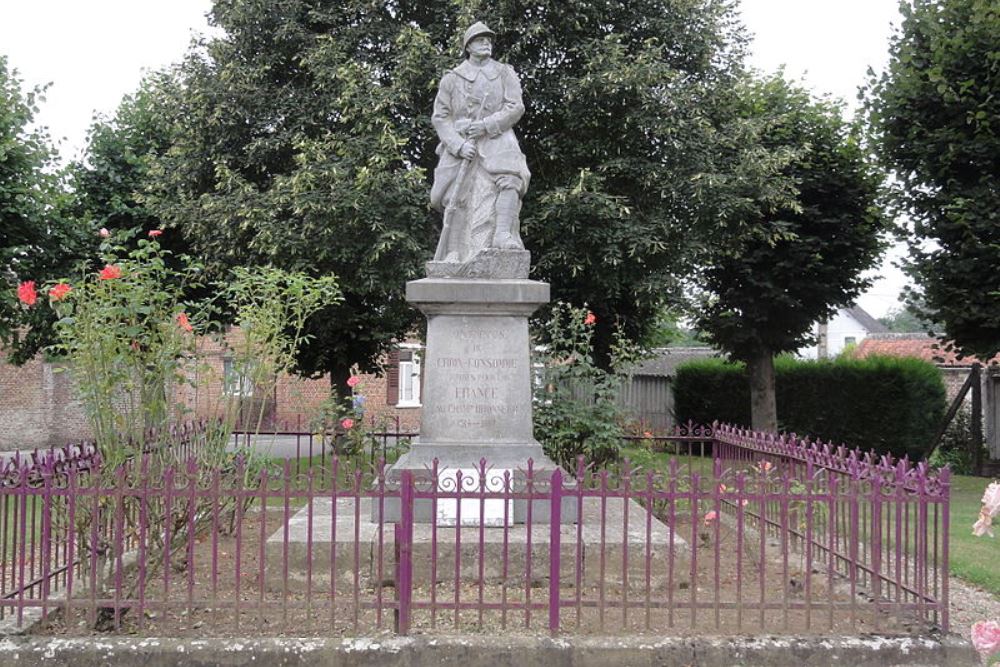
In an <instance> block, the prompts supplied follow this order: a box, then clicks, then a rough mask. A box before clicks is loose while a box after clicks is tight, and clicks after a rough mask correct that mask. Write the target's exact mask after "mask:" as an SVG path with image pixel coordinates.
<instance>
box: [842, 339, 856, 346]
mask: <svg viewBox="0 0 1000 667" xmlns="http://www.w3.org/2000/svg"><path fill="white" fill-rule="evenodd" d="M857 342H858V339H857V338H855V337H854V336H844V347H847V346H848V345H854V344H855V343H857Z"/></svg>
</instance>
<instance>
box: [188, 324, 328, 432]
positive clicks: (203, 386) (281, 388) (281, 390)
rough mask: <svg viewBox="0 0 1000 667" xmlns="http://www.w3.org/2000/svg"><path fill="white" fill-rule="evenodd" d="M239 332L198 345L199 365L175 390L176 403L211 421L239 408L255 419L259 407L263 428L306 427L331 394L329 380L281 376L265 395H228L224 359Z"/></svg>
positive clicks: (201, 342)
mask: <svg viewBox="0 0 1000 667" xmlns="http://www.w3.org/2000/svg"><path fill="white" fill-rule="evenodd" d="M239 338H240V333H239V331H238V330H233V331H231V332H230V333H229V334H227V336H226V338H225V340H224V341H219V340H215V339H211V338H203V339H201V340H200V341H199V342H198V357H199V363H198V364H197V366H196V367H194V368H192V369H190V370H189V371H188V374H187V375H188V383H187V384H186V385H184V386H180V387H178V388H177V390H176V396H177V401H178V403H180V404H181V405H183V406H185V409H186V411H187V414H188V415H189V416H191V417H198V418H211V417H218V416H222V415H223V414H225V412H226V410H227V409H240V406H242V410H243V414H246V415H252V416H253V418H254V419H255V418H256V416H257V415H258V414H259V411H260V407H261V404H262V403H263V408H264V423H263V426H264V427H265V428H272V427H279V428H285V427H288V428H291V429H293V430H294V429H296V428H299V427H301V428H306V427H307V425H308V422H309V420H310V418H312V417H313V416H314V415H315V414H316V413H318V412H319V410H320V406H321V404H322V403H323V401H325V400H326V399H327V398H328V397H329V395H330V377H329V376H328V375H326V376H323V377H321V378H315V379H305V378H301V377H298V376H293V375H281V376H280V377H279V378H278V381H277V383H276V384H275V387H274V390H273V391H272V392H270V393H269V394H268V395H266V396H265V395H262V394H261V393H260V391H257V392H254V393H252V394H251V395H248V396H234V395H231V394H230V393H227V391H226V386H225V359H226V357H227V356H229V352H228V349H231V347H232V346H234V345H238V344H239Z"/></svg>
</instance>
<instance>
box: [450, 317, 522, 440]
mask: <svg viewBox="0 0 1000 667" xmlns="http://www.w3.org/2000/svg"><path fill="white" fill-rule="evenodd" d="M460 337H461V338H463V339H465V340H467V341H469V342H467V343H466V345H464V346H463V347H464V348H465V349H464V352H465V354H464V355H463V354H461V352H459V355H454V356H446V357H439V358H438V359H437V360H436V361H435V362H434V363H435V365H436V366H437V368H440V369H442V371H443V374H442V380H444V381H445V382H447V384H448V385H450V386H449V389H448V393H447V394H446V395H445V396H446V398H445V400H444V401H442V403H441V404H438V405H435V406H434V408H433V411H434V413H435V414H436V415H439V416H440V417H442V418H446V419H448V420H449V421H450V422H451V423H452V424H453V425H454V426H457V427H458V428H461V429H489V430H497V429H499V428H500V426H501V425H502V424H503V422H504V420H505V419H510V418H513V417H518V416H520V415H523V414H525V412H526V411H528V410H530V406H528V405H523V404H520V402H509V401H510V394H509V393H508V392H509V387H510V384H511V383H510V377H511V375H516V374H517V373H518V372H519V370H520V369H519V363H518V359H517V358H513V357H504V356H491V355H489V353H487V354H485V355H483V354H482V347H486V348H489V347H490V345H488V344H485V345H483V346H480V345H478V344H477V341H488V340H490V339H502V338H504V337H505V334H503V333H502V332H497V331H492V330H485V329H484V330H479V329H467V330H463V332H462V334H461V336H460ZM443 398H444V397H443Z"/></svg>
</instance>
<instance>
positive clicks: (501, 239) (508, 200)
mask: <svg viewBox="0 0 1000 667" xmlns="http://www.w3.org/2000/svg"><path fill="white" fill-rule="evenodd" d="M507 194H508V193H507V192H505V193H502V194H501V196H500V197H499V198H498V199H497V228H496V231H495V232H494V233H493V247H494V248H499V249H500V250H524V244H522V243H521V240H520V239H519V238H518V233H517V225H518V213H520V209H521V200H520V198H518V196H517V193H515V192H513V191H509V194H511V195H514V196H512V197H511V196H503V195H507Z"/></svg>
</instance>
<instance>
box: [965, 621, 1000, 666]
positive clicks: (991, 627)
mask: <svg viewBox="0 0 1000 667" xmlns="http://www.w3.org/2000/svg"><path fill="white" fill-rule="evenodd" d="M972 645H973V646H974V647H975V649H976V650H977V651H979V654H980V655H982V656H983V657H984V658H989V657H991V656H992V655H993V654H994V653H996V652H998V651H1000V623H998V622H997V621H979V622H978V623H974V624H973V625H972Z"/></svg>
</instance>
